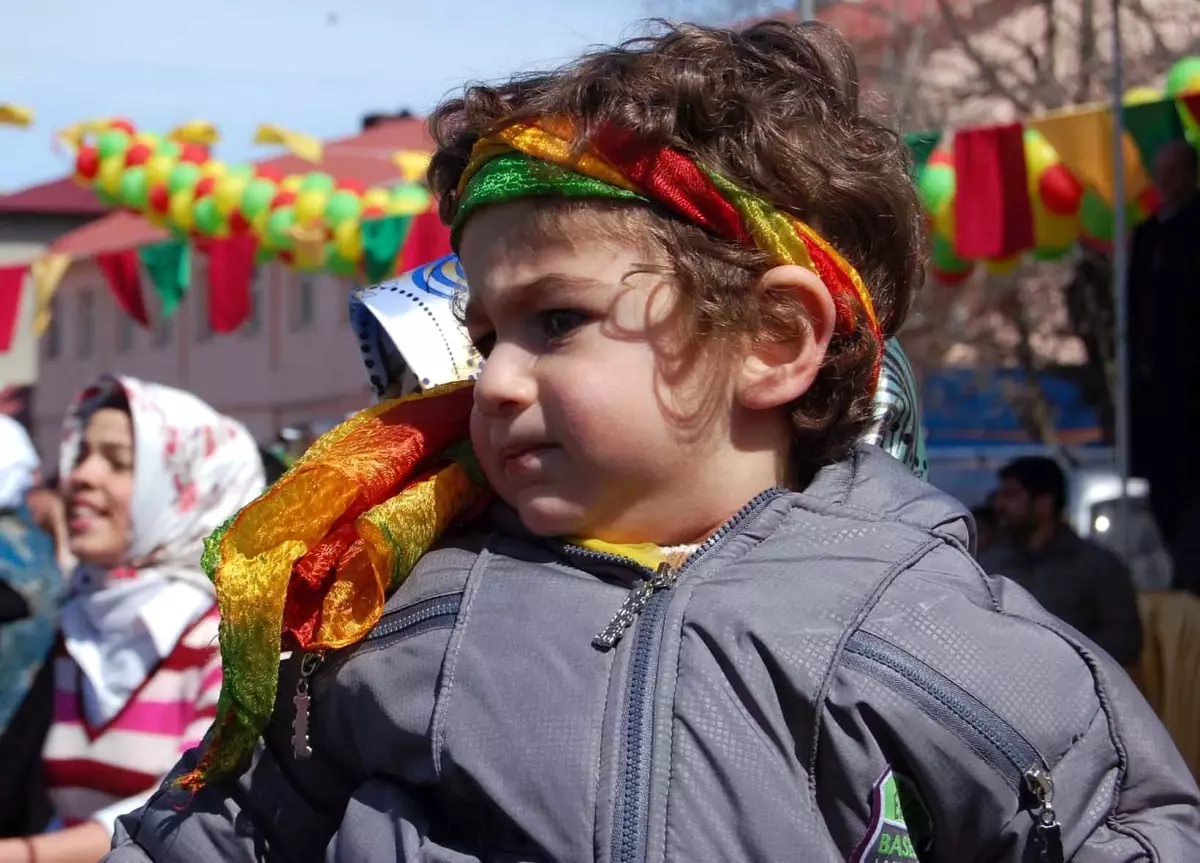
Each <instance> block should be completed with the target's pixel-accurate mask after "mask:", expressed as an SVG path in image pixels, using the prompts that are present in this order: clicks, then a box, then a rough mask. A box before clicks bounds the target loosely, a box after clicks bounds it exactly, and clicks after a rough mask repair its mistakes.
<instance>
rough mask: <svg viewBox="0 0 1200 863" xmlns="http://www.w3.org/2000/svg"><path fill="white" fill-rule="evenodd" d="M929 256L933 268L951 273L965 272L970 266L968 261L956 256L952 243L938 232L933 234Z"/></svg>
mask: <svg viewBox="0 0 1200 863" xmlns="http://www.w3.org/2000/svg"><path fill="white" fill-rule="evenodd" d="M929 257H930V260H931V261H932V262H933V267H934V269H936V270H937V271H938V272H942V273H949V274H951V275H956V274H958V273H965V272H967V271H968V270H970V269H971V266H972V264H971V262H970V261H964V260H963V259H962V258H960V257H959V256H958V253H957V252H956V251H955V250H954V243H952V242H950V240H949V239H947V238H946V237H943V236H942V235H940V234H934V235H933V249H932V250H931V252H930V255H929Z"/></svg>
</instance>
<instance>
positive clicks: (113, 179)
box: [96, 155, 125, 195]
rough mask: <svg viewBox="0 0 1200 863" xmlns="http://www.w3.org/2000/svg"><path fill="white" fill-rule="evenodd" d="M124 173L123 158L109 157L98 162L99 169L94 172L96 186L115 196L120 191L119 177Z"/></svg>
mask: <svg viewBox="0 0 1200 863" xmlns="http://www.w3.org/2000/svg"><path fill="white" fill-rule="evenodd" d="M124 173H125V157H124V156H123V155H122V156H109V157H108V158H107V159H103V160H101V162H100V169H99V170H98V171H97V172H96V185H97V186H99V187H100V188H101V189H103V190H104V191H105V192H108V194H110V195H115V194H117V193H118V192H120V191H121V176H122V175H123V174H124Z"/></svg>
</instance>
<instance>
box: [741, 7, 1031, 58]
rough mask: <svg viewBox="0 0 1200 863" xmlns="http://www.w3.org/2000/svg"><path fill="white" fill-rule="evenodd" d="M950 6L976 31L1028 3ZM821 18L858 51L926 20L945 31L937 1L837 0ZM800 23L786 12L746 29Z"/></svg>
mask: <svg viewBox="0 0 1200 863" xmlns="http://www.w3.org/2000/svg"><path fill="white" fill-rule="evenodd" d="M948 5H949V6H950V7H951V8H952V9H955V10H957V11H958V12H959V14H960V16H961V17H962V20H963V24H964V27H965V28H966V29H968V30H976V29H979V28H981V27H986V26H989V25H990V23H993V22H994V20H995V18H996V15H997V12H1001V13H1008V12H1012V11H1014V10H1015V9H1016V8H1019V7H1020V6H1022V5H1025V3H1023V2H1021V0H950V2H949V4H948ZM817 18H818V20H820V21H822V22H823V23H825V24H830V25H832V26H834V27H836V28H837V29H838V30H839V31H840V32H841V34H842V35H843V36H845V37H846V39H847V40H849V41H850V42H851V43H852V44H853V45H854V46H855V48H856V49H861V48H862V47H864V46H867V45H872V44H874V43H878V42H881V41H885V40H887V39H889V38H891V37H892V35H893V33H894V29H895V27H896V26H897V25H911V24H916V23H917V22H919V21H921V20H922V19H925V20H931V21H933V22H934V23H936V24H938V25H939V26H938V27H936V28H935V33H934V34H933V35H934V36H939V35H941V31H942V29H943V26H941V25H942V14H941V10H940V9H939V8H938V6H937V4H935V3H934V2H933V0H859V2H850V0H840V2H838V0H834V2H831V3H830V4H829V5H827V6H824V7H822V8H820V9H819V10H818V11H817ZM798 20H799V18H798V16H797V15H796V13H795V12H793V11H791V10H787V9H784V10H780V11H778V12H775V13H773V14H771V15H764V16H761V17H759V18H753V19H751V20H749V21H746V22H744V23H743V25H742V26H744V27H748V26H750V25H751V24H757V23H758V22H760V21H788V22H792V23H795V22H797V21H798Z"/></svg>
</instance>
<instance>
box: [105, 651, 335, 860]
mask: <svg viewBox="0 0 1200 863" xmlns="http://www.w3.org/2000/svg"><path fill="white" fill-rule="evenodd" d="M298 662H299V657H294V658H293V659H292V660H291V661H288V662H285V663H283V665H282V666H281V671H280V684H279V692H278V695H277V700H276V708H275V714H274V716H273V717H272V719H271V722H270V725H269V726H268V728H267V729H266V732H265V733H264V735H263V737H262V739H261V740H260V741H259V744H258V746H257V747H256V748H255V751H254V753H253V755H252V756H251V758H250V760H249V764H248V766H247V767H246V769H245V770H244V771H243V772H242V773H241V774H239V775H238V776H236V777H228V778H222V779H217V780H214V781H213V782H210V783H209V784H208V785H206V786H205V787H204V788H202V789H201V790H199V791H197V792H195V793H194V794H193V793H189V792H187V791H182V790H179V789H177V788H175V787H174V784H173V783H174V780H175V779H177V778H178V777H179V776H182V775H183V774H184V773H186V772H187V771H188V770H190V769H191V768H192V767H193V766H194V765H195V764H196V761H197V759H198V757H199V752H200V750H199V749H193V750H191V751H190V752H188V753H187V754H185V755H184V757H183V759H182V760H181V761H180V763H179V764H178V765H177V766H176V767H175V769H174V770H173V771H172V772H171V775H170V776H168V777H167V779H166V780H165V781H164V783H163V785H162V786H161V787H160V788H159V790H158V792H157V793H156V794H155V795H154V796H153V797H152V798H151V799H150V801H149V802H148V803H147V804H146V806H145V807H144V808H142V809H140V810H138V811H137V812H133V813H130V814H128V815H124V816H122V817H121V818H120V819H119V820H118V821H117V826H116V830H115V833H114V842H113V850H112V852H111V853H110V854H109V855H108V856H107V857H106V858H105V860H106V861H109V863H145V861H154V863H176V861H178V863H185V861H196V860H221V861H228V863H243V861H245V863H249V861H258V860H264V859H272V860H286V861H296V863H303V861H319V860H322V859H324V855H325V848H326V846H327V845H328V844H329V840H330V838H331V837H332V836H333V834H334V833H335V832H336V831H337V829H338V825H339V823H340V822H341V818H342V814H343V812H344V811H345V807H346V803H347V801H348V800H349V799H350V796H351V794H352V793H353V790H354V788H355V787H356V786H357V784H358V778H357V775H356V774H352V773H351V772H349V771H348V770H347V769H346V767H345V766H344V761H343V760H342V759H339V758H337V757H335V753H334V752H333V751H332V750H330V749H329V748H328V747H326V746H319V745H316V744H315V743H314V746H313V753H312V757H310V758H308V759H305V760H297V759H296V758H294V757H293V755H292V744H291V718H292V713H291V711H292V709H293V708H292V701H291V695H292V692H293V690H294V688H295V682H296V676H297V673H298ZM322 683H324V684H326V686H327V685H328V684H329V683H331V681H330V680H328V679H326V680H324V681H322V680H318V681H317V683H316V684H314V697H313V703H314V704H315V705H328V706H329V707H330V709H329V710H328V711H325V712H322V713H318V714H316V715H314V717H313V724H314V728H316V727H320V726H324V727H326V728H337V727H339V726H338V721H339V717H338V716H337V715H336V713H335V712H333V702H334V699H332V698H322V697H320V696H321V695H322V688H323V687H322Z"/></svg>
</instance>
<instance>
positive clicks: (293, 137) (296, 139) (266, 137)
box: [254, 123, 324, 163]
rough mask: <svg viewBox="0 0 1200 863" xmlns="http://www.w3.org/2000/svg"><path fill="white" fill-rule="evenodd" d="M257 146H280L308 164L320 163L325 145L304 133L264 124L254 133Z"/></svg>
mask: <svg viewBox="0 0 1200 863" xmlns="http://www.w3.org/2000/svg"><path fill="white" fill-rule="evenodd" d="M254 143H255V144H278V145H280V146H281V147H283V148H285V149H286V150H287V151H288V152H289V153H291V154H292V155H294V156H299V157H300V158H301V159H304V160H305V161H306V162H314V163H315V162H320V161H321V156H322V153H323V150H324V145H323V144H322V143H321V139H320V138H314V137H313V136H312V135H305V134H304V133H303V132H293V131H291V130H290V129H285V128H283V127H282V126H275V125H272V124H270V123H264V124H263V125H261V126H259V127H258V131H256V132H255V133H254Z"/></svg>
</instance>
